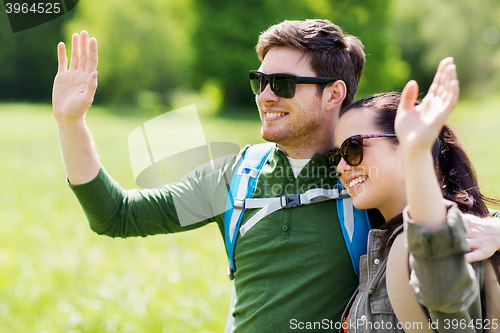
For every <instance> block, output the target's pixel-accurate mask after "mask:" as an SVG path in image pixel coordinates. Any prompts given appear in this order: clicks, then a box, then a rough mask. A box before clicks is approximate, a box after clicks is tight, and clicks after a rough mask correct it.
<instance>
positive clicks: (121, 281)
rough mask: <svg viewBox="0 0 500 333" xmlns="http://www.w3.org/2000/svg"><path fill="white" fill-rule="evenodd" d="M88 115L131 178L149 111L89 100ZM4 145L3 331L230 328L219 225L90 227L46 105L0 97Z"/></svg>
mask: <svg viewBox="0 0 500 333" xmlns="http://www.w3.org/2000/svg"><path fill="white" fill-rule="evenodd" d="M86 120H87V122H88V123H89V126H90V128H91V129H92V132H93V135H94V137H95V140H96V143H97V146H98V150H99V153H100V155H101V161H102V163H103V164H104V165H105V166H106V168H107V170H108V171H109V172H110V173H111V174H112V175H113V176H114V177H115V179H116V180H117V181H118V182H120V183H121V185H122V186H123V187H124V188H132V187H135V184H134V180H133V175H132V170H131V167H130V160H129V156H128V147H127V143H128V139H127V138H128V135H129V134H130V132H131V131H132V130H133V129H134V128H135V127H137V126H139V125H140V124H142V123H143V122H144V121H146V120H148V119H143V118H138V117H119V116H116V115H107V114H105V113H103V112H102V110H101V111H100V110H99V109H98V108H96V107H92V108H91V109H90V111H89V114H88V115H87V118H86ZM208 121H209V123H212V122H213V121H211V120H208ZM256 122H257V125H258V118H257V119H256ZM207 126H209V127H211V126H210V125H207ZM236 127H238V128H239V132H240V133H244V132H245V128H248V122H246V123H243V122H242V123H240V124H236ZM214 129H215V128H214ZM219 131H220V128H219ZM256 134H257V135H258V131H256ZM0 151H1V152H2V163H0V184H1V185H0V186H1V189H2V190H1V191H0V221H1V223H2V233H1V234H0V244H1V246H0V266H1V272H0V332H53V333H59V332H60V333H62V332H73V333H77V332H85V333H92V332H95V333H103V332H134V333H135V332H169V333H177V332H193V333H197V332H207V333H208V332H222V331H223V330H224V325H225V321H226V318H227V311H228V308H229V299H230V293H231V283H230V281H229V279H228V277H227V257H226V255H225V251H224V244H223V240H222V238H221V236H220V232H219V229H218V228H217V226H216V225H215V224H211V225H208V226H206V227H204V228H202V229H200V230H196V231H190V232H189V233H181V234H176V235H159V236H155V237H148V238H145V239H143V238H131V239H126V240H124V239H112V238H109V237H105V236H99V235H96V234H95V233H93V232H92V231H91V230H90V228H89V226H88V222H87V221H86V218H85V215H84V213H83V211H82V210H81V208H80V207H79V204H78V201H77V200H76V198H75V197H74V196H73V194H72V192H71V190H70V189H69V187H68V185H67V184H66V182H65V173H64V168H63V164H62V160H61V154H60V151H59V145H58V139H57V130H56V124H55V121H54V119H53V116H52V112H51V107H50V106H49V105H43V106H37V105H29V104H0Z"/></svg>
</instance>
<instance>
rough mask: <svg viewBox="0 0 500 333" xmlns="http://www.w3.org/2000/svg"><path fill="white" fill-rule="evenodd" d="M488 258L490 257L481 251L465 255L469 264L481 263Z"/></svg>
mask: <svg viewBox="0 0 500 333" xmlns="http://www.w3.org/2000/svg"><path fill="white" fill-rule="evenodd" d="M488 258H489V256H488V255H486V254H485V253H483V251H481V250H480V249H477V250H474V251H471V252H469V253H466V254H465V260H467V262H468V263H472V262H476V261H481V260H485V259H488Z"/></svg>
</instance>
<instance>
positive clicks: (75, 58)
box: [69, 33, 80, 69]
mask: <svg viewBox="0 0 500 333" xmlns="http://www.w3.org/2000/svg"><path fill="white" fill-rule="evenodd" d="M79 62H80V35H78V34H77V33H74V34H73V36H72V37H71V60H70V62H69V68H70V69H77V68H78V65H79Z"/></svg>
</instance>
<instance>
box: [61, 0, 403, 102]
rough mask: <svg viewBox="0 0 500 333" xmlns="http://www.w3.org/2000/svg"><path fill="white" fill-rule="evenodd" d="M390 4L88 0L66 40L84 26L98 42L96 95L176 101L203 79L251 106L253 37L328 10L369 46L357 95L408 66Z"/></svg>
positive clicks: (388, 84)
mask: <svg viewBox="0 0 500 333" xmlns="http://www.w3.org/2000/svg"><path fill="white" fill-rule="evenodd" d="M389 4H390V0H383V1H382V0H376V1H375V0H371V1H363V2H361V1H357V0H350V1H342V2H340V3H338V4H335V5H334V6H332V4H331V3H330V2H328V1H312V0H308V1H301V0H290V1H287V2H286V5H284V3H283V2H281V1H267V0H257V1H252V2H249V1H243V0H231V1H229V0H223V1H215V0H211V1H201V0H190V1H185V2H182V3H181V2H178V1H173V0H167V1H159V0H150V1H147V2H134V1H132V0H125V1H122V2H121V3H120V5H119V6H118V5H117V4H116V3H114V2H105V3H103V2H102V1H97V0H89V1H86V2H82V3H81V4H79V5H78V6H77V8H76V9H77V14H76V16H75V19H74V20H72V22H70V23H69V24H68V25H67V26H66V27H65V31H66V33H67V36H68V37H67V40H69V35H70V33H71V32H75V31H80V30H82V29H86V30H88V31H89V32H90V34H91V36H95V37H96V38H97V39H98V41H99V43H100V51H99V52H100V54H99V55H100V64H99V84H100V87H99V91H98V94H97V101H99V100H105V101H120V102H133V103H135V104H138V105H140V104H141V103H142V101H144V96H146V97H147V98H146V100H147V101H148V103H149V101H151V100H156V101H157V103H160V104H164V103H166V102H167V103H170V104H171V105H177V104H178V101H179V100H182V98H180V99H179V96H192V98H193V100H194V101H196V102H197V103H198V102H200V103H203V100H207V98H206V94H205V93H203V92H202V94H201V96H198V95H197V94H198V93H197V92H196V91H201V90H203V89H202V88H203V87H205V90H204V91H205V92H206V87H207V85H208V87H214V82H216V85H215V87H216V88H217V89H216V90H212V91H214V93H215V94H216V95H218V96H222V97H223V100H222V101H223V104H225V105H232V106H235V105H244V106H250V105H253V103H254V102H253V99H254V98H253V95H252V94H251V92H250V89H249V84H248V79H247V75H248V71H249V70H250V69H256V68H258V66H259V61H258V59H257V56H256V54H255V45H256V42H257V38H258V36H259V34H260V33H261V32H262V31H264V30H266V29H267V28H268V27H269V26H271V25H273V24H276V23H279V22H281V21H283V20H285V19H288V20H294V19H298V20H303V19H307V18H326V19H330V20H331V21H333V22H334V23H336V24H338V25H340V26H341V27H343V28H344V29H345V30H346V31H347V32H350V33H352V34H354V35H356V36H361V38H362V40H363V42H364V44H365V46H366V52H367V53H368V54H369V55H368V57H367V67H366V70H365V74H364V76H363V81H362V82H361V85H360V94H361V95H366V94H369V93H371V92H374V91H381V90H389V89H392V88H393V87H394V86H395V85H397V84H401V82H402V81H403V80H405V79H406V78H407V74H408V70H407V68H406V65H405V64H404V63H403V62H401V61H400V60H399V55H398V53H397V52H393V50H395V49H396V47H395V45H394V43H393V42H392V41H391V40H390V39H388V38H387V23H388V21H387V18H388V17H389ZM96 8H99V10H98V11H97V10H95V9H96ZM179 88H180V89H179ZM193 89H194V91H195V92H194V94H193ZM179 90H180V91H179ZM183 90H187V91H188V92H183ZM142 91H145V92H146V93H143V92H142ZM154 95H156V96H154ZM204 96H205V97H204ZM184 99H185V98H184ZM208 100H210V99H208ZM215 100H220V97H215ZM176 101H177V102H176ZM207 104H208V105H209V107H208V109H213V105H221V103H220V102H215V104H214V101H213V99H212V100H211V101H209V102H207Z"/></svg>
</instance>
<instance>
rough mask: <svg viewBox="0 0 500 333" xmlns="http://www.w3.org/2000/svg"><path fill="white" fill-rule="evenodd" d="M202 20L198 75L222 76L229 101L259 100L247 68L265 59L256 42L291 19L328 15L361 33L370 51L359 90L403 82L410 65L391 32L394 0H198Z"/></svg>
mask: <svg viewBox="0 0 500 333" xmlns="http://www.w3.org/2000/svg"><path fill="white" fill-rule="evenodd" d="M198 2H199V3H198V6H197V7H198V11H199V13H200V14H199V18H200V24H199V29H198V30H197V33H196V34H195V36H194V38H195V39H194V40H195V45H196V48H197V50H198V59H197V61H196V66H197V70H196V71H195V72H196V74H197V77H196V79H197V81H198V82H199V83H203V82H204V81H205V80H207V79H210V78H214V77H215V78H217V79H219V81H220V82H222V84H223V90H224V91H225V95H226V103H227V104H229V105H239V104H244V105H253V96H252V95H251V93H250V90H249V88H248V82H247V81H248V80H247V79H246V78H247V73H248V70H249V69H256V68H258V66H259V61H258V59H257V56H256V54H255V45H256V43H257V38H258V35H259V34H260V32H262V31H264V30H266V29H267V28H268V27H269V26H271V25H273V24H277V23H279V22H281V21H283V20H285V19H287V20H294V19H297V20H303V19H309V18H325V19H329V20H330V21H332V22H333V23H335V24H337V25H339V26H340V27H342V28H343V29H344V31H345V32H348V33H350V34H353V35H355V36H358V37H361V39H362V41H363V43H364V45H365V51H366V52H367V53H368V56H367V66H366V69H365V72H364V75H363V79H362V81H361V84H360V88H359V94H360V95H367V94H370V93H372V92H376V91H386V90H390V89H393V88H394V86H396V85H398V84H401V83H402V81H404V80H406V78H407V76H408V72H409V70H408V68H407V65H406V64H405V63H403V62H402V61H401V60H400V59H399V54H398V53H397V52H394V50H395V49H397V47H396V45H395V44H394V43H393V42H392V40H390V39H388V38H387V24H388V20H387V18H388V17H389V14H390V13H389V4H390V1H388V0H383V1H382V0H371V1H358V0H349V1H338V2H337V3H335V4H334V5H332V3H331V2H329V1H325V0H323V1H317V0H314V1H313V0H308V1H299V0H291V1H287V2H286V3H283V2H281V1H265V0H259V1H252V2H248V1H243V0H239V1H234V0H231V1H229V0H225V1H198Z"/></svg>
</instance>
